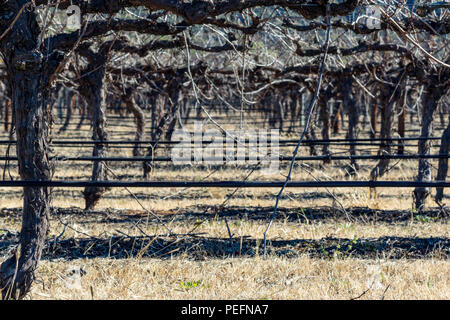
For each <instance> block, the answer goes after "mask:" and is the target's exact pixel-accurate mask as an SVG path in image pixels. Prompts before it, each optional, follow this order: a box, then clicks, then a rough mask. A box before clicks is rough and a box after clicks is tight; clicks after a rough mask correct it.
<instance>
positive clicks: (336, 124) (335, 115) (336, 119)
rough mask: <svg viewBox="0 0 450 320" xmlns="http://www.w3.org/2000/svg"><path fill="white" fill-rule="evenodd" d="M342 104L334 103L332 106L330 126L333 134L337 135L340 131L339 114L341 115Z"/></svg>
mask: <svg viewBox="0 0 450 320" xmlns="http://www.w3.org/2000/svg"><path fill="white" fill-rule="evenodd" d="M341 108H342V102H337V101H336V102H335V103H334V106H333V116H332V120H331V126H332V127H333V134H338V133H339V130H340V114H341Z"/></svg>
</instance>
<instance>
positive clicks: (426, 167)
mask: <svg viewBox="0 0 450 320" xmlns="http://www.w3.org/2000/svg"><path fill="white" fill-rule="evenodd" d="M441 94H442V93H441V92H440V90H438V89H435V88H430V87H429V88H428V92H427V93H426V94H425V96H424V99H423V105H422V125H421V129H420V137H421V138H424V139H423V140H419V143H418V154H424V155H428V154H430V149H431V140H429V139H427V138H429V137H431V136H432V130H433V128H432V122H433V116H434V114H435V111H436V109H437V106H438V102H439V99H440V98H441ZM416 180H417V181H419V182H431V163H430V160H429V159H419V172H418V174H417V179H416ZM413 194H414V205H415V208H416V209H417V210H418V211H421V210H423V209H424V207H425V200H426V198H427V197H428V195H429V194H430V188H429V187H416V188H415V189H414V193H413Z"/></svg>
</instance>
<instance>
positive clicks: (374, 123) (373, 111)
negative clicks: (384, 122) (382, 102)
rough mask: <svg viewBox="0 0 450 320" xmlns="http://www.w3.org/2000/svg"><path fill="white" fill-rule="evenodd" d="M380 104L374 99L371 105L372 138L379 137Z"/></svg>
mask: <svg viewBox="0 0 450 320" xmlns="http://www.w3.org/2000/svg"><path fill="white" fill-rule="evenodd" d="M377 118H378V106H377V103H376V100H375V99H374V100H373V101H372V104H371V105H370V138H371V139H375V138H376V137H377V130H378V121H377V120H378V119H377Z"/></svg>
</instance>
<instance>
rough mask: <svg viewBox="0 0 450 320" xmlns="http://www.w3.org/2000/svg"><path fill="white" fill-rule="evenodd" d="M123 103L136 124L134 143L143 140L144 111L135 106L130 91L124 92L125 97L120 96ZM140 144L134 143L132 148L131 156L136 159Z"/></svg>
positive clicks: (139, 153)
mask: <svg viewBox="0 0 450 320" xmlns="http://www.w3.org/2000/svg"><path fill="white" fill-rule="evenodd" d="M122 99H123V101H124V102H125V104H126V106H127V109H128V111H130V112H131V113H132V114H133V116H134V120H135V122H136V136H135V141H142V139H143V138H144V127H145V114H144V111H142V109H141V108H140V107H139V106H138V105H137V104H136V102H135V100H134V98H133V96H132V92H131V90H130V89H127V90H126V93H125V95H123V96H122ZM140 150H141V149H140V144H139V143H136V144H135V145H134V148H133V156H135V157H138V156H140V155H142V154H141V151H140Z"/></svg>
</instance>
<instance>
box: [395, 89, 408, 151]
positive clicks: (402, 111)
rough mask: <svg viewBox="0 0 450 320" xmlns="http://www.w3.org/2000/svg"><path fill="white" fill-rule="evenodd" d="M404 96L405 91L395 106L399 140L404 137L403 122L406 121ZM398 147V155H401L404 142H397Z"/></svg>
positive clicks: (403, 149)
mask: <svg viewBox="0 0 450 320" xmlns="http://www.w3.org/2000/svg"><path fill="white" fill-rule="evenodd" d="M406 95H407V91H406V89H405V91H404V92H403V93H402V98H401V99H400V101H399V102H400V103H399V104H398V105H397V110H398V113H399V115H398V135H399V136H400V137H401V138H404V137H405V121H406ZM398 143H399V145H398V149H397V153H398V154H403V153H404V151H405V146H404V140H399V142H398Z"/></svg>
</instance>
